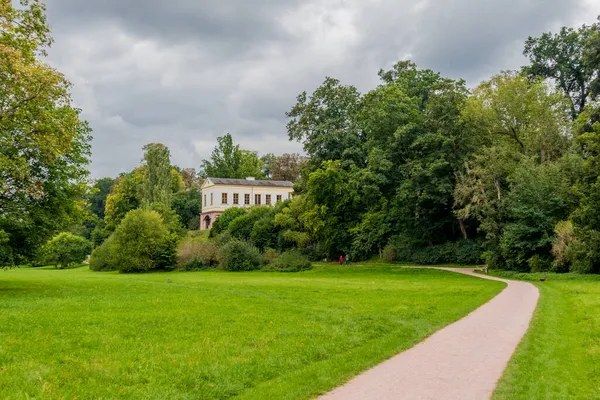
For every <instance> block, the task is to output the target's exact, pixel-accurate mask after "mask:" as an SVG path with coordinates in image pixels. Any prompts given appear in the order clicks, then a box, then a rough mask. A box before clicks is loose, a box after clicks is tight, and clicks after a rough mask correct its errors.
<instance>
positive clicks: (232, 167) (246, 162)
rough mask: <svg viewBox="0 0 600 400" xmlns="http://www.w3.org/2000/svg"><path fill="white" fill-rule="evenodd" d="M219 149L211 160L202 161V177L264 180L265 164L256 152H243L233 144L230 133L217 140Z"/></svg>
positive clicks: (215, 150)
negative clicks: (263, 170)
mask: <svg viewBox="0 0 600 400" xmlns="http://www.w3.org/2000/svg"><path fill="white" fill-rule="evenodd" d="M217 142H218V144H217V147H215V149H214V150H213V152H212V154H211V156H210V160H204V161H202V166H201V167H200V169H201V171H202V172H201V175H202V176H204V177H213V178H238V179H242V178H246V177H250V176H251V177H254V178H257V179H263V178H265V176H264V175H263V173H262V169H263V162H262V161H261V159H260V158H258V155H257V154H256V153H255V152H252V151H248V150H242V149H240V146H239V145H236V144H234V143H233V137H232V136H231V135H230V134H229V133H228V134H226V135H225V136H221V137H219V138H217Z"/></svg>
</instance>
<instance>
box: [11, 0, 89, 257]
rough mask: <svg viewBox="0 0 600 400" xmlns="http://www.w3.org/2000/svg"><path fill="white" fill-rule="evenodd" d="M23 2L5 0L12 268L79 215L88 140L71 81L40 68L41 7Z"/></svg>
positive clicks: (43, 43) (45, 39)
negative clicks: (14, 2) (13, 264)
mask: <svg viewBox="0 0 600 400" xmlns="http://www.w3.org/2000/svg"><path fill="white" fill-rule="evenodd" d="M20 3H21V5H20V6H13V4H12V2H11V1H9V0H2V1H0V237H2V238H3V239H1V242H2V243H3V244H1V246H3V247H4V249H3V250H2V251H3V252H5V253H7V254H8V253H11V254H12V255H11V257H10V258H11V259H12V260H13V261H15V262H19V261H22V260H24V259H27V258H29V257H31V256H33V255H34V254H35V252H36V251H37V249H38V248H39V246H40V245H41V244H42V243H43V242H45V241H46V240H47V239H48V238H49V237H50V236H51V235H52V234H54V233H55V232H56V231H57V230H60V229H63V228H64V227H65V226H68V225H71V224H72V223H73V220H74V218H78V215H80V214H81V207H78V206H77V204H76V201H77V200H79V199H81V198H82V196H83V195H84V192H85V188H86V185H85V180H86V178H87V175H88V172H87V170H86V165H87V164H88V161H89V154H90V146H89V142H90V139H91V136H90V132H91V129H90V128H89V126H88V124H87V122H85V121H83V120H81V119H80V110H78V109H76V108H74V107H73V105H72V101H71V93H70V90H71V84H70V82H69V81H67V80H66V79H65V77H64V76H63V75H62V74H60V73H59V72H58V71H56V70H55V69H53V68H51V67H50V66H49V65H48V64H46V63H44V62H43V59H44V57H45V56H46V50H47V48H48V47H49V46H50V45H51V43H52V37H51V35H50V29H49V27H48V24H47V22H46V16H45V5H44V2H43V1H41V0H21V2H20ZM5 259H8V258H5Z"/></svg>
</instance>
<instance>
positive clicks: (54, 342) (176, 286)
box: [0, 266, 504, 399]
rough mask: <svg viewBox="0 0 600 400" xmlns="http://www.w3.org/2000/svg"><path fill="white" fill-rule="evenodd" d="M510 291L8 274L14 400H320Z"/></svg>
mask: <svg viewBox="0 0 600 400" xmlns="http://www.w3.org/2000/svg"><path fill="white" fill-rule="evenodd" d="M503 287H504V284H502V283H500V282H492V281H484V280H480V279H477V278H472V277H467V276H462V275H458V274H453V273H450V272H445V271H436V270H415V269H401V268H394V267H389V266H388V267H357V266H354V267H344V268H340V271H339V272H338V268H335V267H324V266H320V267H317V268H315V269H314V270H313V271H309V272H304V273H299V274H281V273H280V274H277V273H265V272H255V273H224V272H196V273H176V272H174V273H155V274H145V275H119V274H117V273H97V272H91V271H89V270H88V269H87V268H77V269H71V270H52V269H31V268H22V269H15V270H9V271H5V272H2V271H0V388H2V389H1V392H2V393H1V395H2V396H1V397H2V398H3V399H25V398H37V399H45V398H47V399H50V398H51V399H56V398H78V399H91V398H94V399H98V398H104V399H109V398H110V399H114V398H123V399H125V398H126V399H141V398H144V399H191V398H193V399H205V398H206V399H208V398H220V399H223V398H229V397H234V396H239V398H249V399H250V398H252V399H265V398H269V399H278V398H286V399H307V398H310V397H312V396H314V395H316V394H319V393H322V392H324V391H326V390H328V389H331V388H333V387H335V386H336V385H338V384H340V383H343V382H344V381H345V380H347V379H348V378H349V377H351V376H353V375H356V374H357V373H359V372H361V371H362V370H364V369H366V368H368V367H370V366H372V365H374V364H376V363H377V362H379V361H382V360H384V359H386V358H388V357H390V356H392V355H393V354H396V353H398V352H399V351H401V350H404V349H406V348H408V347H410V346H411V345H413V344H415V343H417V342H419V341H420V340H422V339H423V338H424V337H426V336H427V335H429V334H431V333H433V332H434V331H436V330H438V329H439V328H441V327H443V326H444V325H447V324H448V323H450V322H452V321H455V320H457V319H459V318H461V317H462V316H464V315H466V314H467V313H468V312H470V311H471V310H473V309H475V308H476V307H477V306H478V305H480V304H482V303H484V302H485V301H486V300H488V299H490V298H491V297H493V296H494V295H495V294H496V293H498V292H499V291H500V290H502V288H503Z"/></svg>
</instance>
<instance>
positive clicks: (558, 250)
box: [552, 221, 575, 272]
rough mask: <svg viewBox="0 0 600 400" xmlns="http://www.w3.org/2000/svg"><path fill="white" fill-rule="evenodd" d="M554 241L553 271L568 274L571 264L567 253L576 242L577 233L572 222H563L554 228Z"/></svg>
mask: <svg viewBox="0 0 600 400" xmlns="http://www.w3.org/2000/svg"><path fill="white" fill-rule="evenodd" d="M554 235H555V236H554V240H553V241H552V255H553V256H554V265H553V270H554V271H556V272H567V271H568V269H569V262H568V260H567V253H568V249H569V246H570V245H571V244H572V243H573V242H574V241H575V232H574V230H573V223H572V222H571V221H561V222H559V223H558V224H556V227H555V228H554Z"/></svg>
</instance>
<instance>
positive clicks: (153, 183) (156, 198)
mask: <svg viewBox="0 0 600 400" xmlns="http://www.w3.org/2000/svg"><path fill="white" fill-rule="evenodd" d="M144 161H145V169H144V191H143V202H144V203H145V204H147V205H148V204H152V203H162V204H164V205H165V206H166V207H170V206H171V193H172V183H173V174H172V172H171V155H170V152H169V148H168V147H167V146H165V145H164V144H160V143H150V144H147V145H145V146H144ZM175 175H177V177H179V174H177V173H176V174H175Z"/></svg>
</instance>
